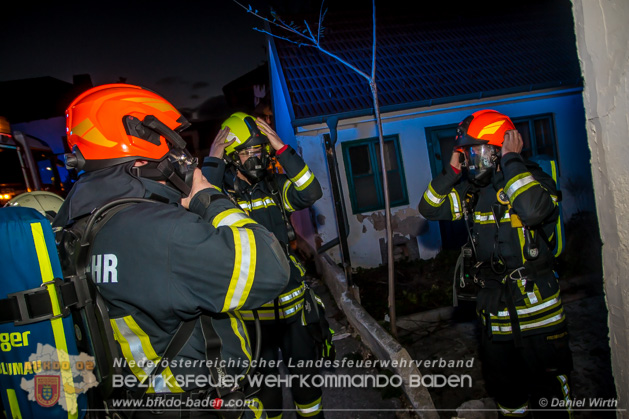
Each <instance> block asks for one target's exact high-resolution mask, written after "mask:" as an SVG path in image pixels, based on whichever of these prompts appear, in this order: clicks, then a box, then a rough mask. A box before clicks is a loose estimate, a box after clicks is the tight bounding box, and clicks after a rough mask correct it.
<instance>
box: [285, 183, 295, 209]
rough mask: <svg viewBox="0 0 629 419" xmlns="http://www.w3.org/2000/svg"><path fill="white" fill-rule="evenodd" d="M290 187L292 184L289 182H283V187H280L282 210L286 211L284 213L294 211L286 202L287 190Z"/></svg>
mask: <svg viewBox="0 0 629 419" xmlns="http://www.w3.org/2000/svg"><path fill="white" fill-rule="evenodd" d="M290 185H292V183H290V181H288V180H287V181H286V182H284V186H283V187H282V198H283V199H282V202H284V208H285V209H286V211H291V212H292V211H295V208H293V207H292V205H291V204H290V202H288V189H289V188H290Z"/></svg>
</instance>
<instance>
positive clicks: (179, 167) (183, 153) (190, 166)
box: [167, 148, 199, 178]
mask: <svg viewBox="0 0 629 419" xmlns="http://www.w3.org/2000/svg"><path fill="white" fill-rule="evenodd" d="M167 158H168V161H169V162H170V163H171V164H172V165H173V168H174V169H175V171H176V172H177V173H179V174H180V176H181V177H182V178H185V175H186V174H187V173H192V172H194V169H196V167H197V165H198V164H199V160H198V159H197V158H196V157H193V156H192V155H191V154H190V153H188V150H186V149H185V148H171V149H170V151H169V152H168V157H167Z"/></svg>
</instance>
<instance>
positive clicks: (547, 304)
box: [492, 297, 559, 317]
mask: <svg viewBox="0 0 629 419" xmlns="http://www.w3.org/2000/svg"><path fill="white" fill-rule="evenodd" d="M558 302H559V298H557V297H556V298H552V299H550V300H548V301H546V302H545V303H542V304H539V305H536V306H533V307H528V308H523V309H520V310H517V313H518V314H519V315H523V314H530V313H535V312H537V311H541V310H543V309H545V308H548V307H550V306H552V305H554V304H557V303H558ZM497 316H498V317H509V311H507V310H505V311H499V312H498V315H497ZM492 317H493V316H492Z"/></svg>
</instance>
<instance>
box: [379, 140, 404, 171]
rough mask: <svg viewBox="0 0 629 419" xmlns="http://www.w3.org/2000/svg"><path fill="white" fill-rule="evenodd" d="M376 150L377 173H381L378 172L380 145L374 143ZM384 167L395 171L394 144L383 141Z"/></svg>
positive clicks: (395, 156)
mask: <svg viewBox="0 0 629 419" xmlns="http://www.w3.org/2000/svg"><path fill="white" fill-rule="evenodd" d="M374 147H375V149H376V159H377V160H376V162H377V164H378V173H380V172H382V170H380V166H381V163H380V143H379V142H376V144H374ZM384 165H385V167H386V168H387V170H397V168H398V167H397V155H396V154H395V144H393V141H385V142H384Z"/></svg>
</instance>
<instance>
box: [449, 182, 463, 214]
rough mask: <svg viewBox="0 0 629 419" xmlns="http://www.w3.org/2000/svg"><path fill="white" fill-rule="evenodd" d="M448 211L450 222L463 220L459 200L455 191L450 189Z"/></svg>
mask: <svg viewBox="0 0 629 419" xmlns="http://www.w3.org/2000/svg"><path fill="white" fill-rule="evenodd" d="M450 211H452V220H460V219H461V218H463V212H462V211H461V199H460V198H459V193H458V192H457V191H456V189H452V192H450Z"/></svg>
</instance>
